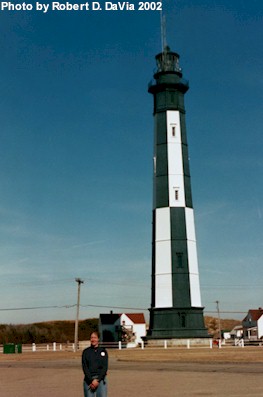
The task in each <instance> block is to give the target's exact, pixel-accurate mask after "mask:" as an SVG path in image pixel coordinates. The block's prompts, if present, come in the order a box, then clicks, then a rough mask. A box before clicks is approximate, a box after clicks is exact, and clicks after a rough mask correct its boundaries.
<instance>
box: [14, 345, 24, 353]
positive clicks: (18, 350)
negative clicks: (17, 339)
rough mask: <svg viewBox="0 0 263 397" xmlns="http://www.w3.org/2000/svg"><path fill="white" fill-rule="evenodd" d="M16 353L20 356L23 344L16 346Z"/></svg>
mask: <svg viewBox="0 0 263 397" xmlns="http://www.w3.org/2000/svg"><path fill="white" fill-rule="evenodd" d="M15 352H16V353H18V354H20V353H22V344H21V343H18V344H17V345H15Z"/></svg>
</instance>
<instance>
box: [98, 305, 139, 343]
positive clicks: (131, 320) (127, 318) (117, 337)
mask: <svg viewBox="0 0 263 397" xmlns="http://www.w3.org/2000/svg"><path fill="white" fill-rule="evenodd" d="M99 331H100V335H101V341H102V342H118V341H122V342H126V343H127V347H133V346H137V345H138V344H139V343H141V342H142V337H143V336H146V323H145V318H144V314H143V313H113V312H111V313H109V314H100V318H99Z"/></svg>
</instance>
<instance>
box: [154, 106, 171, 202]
mask: <svg viewBox="0 0 263 397" xmlns="http://www.w3.org/2000/svg"><path fill="white" fill-rule="evenodd" d="M155 123H156V124H155V126H156V132H155V142H156V153H155V156H156V172H155V183H156V208H162V207H168V206H169V183H168V150H167V117H166V112H162V113H158V114H156V115H155Z"/></svg>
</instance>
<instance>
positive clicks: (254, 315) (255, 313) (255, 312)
mask: <svg viewBox="0 0 263 397" xmlns="http://www.w3.org/2000/svg"><path fill="white" fill-rule="evenodd" d="M262 315H263V309H262V308H261V307H260V308H259V309H250V310H249V311H248V314H247V315H246V317H245V318H244V320H243V321H247V320H248V319H249V318H251V320H252V321H258V319H259V318H260V317H261V316H262Z"/></svg>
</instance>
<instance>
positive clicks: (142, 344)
mask: <svg viewBox="0 0 263 397" xmlns="http://www.w3.org/2000/svg"><path fill="white" fill-rule="evenodd" d="M141 346H142V350H143V349H144V341H142V343H141Z"/></svg>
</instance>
